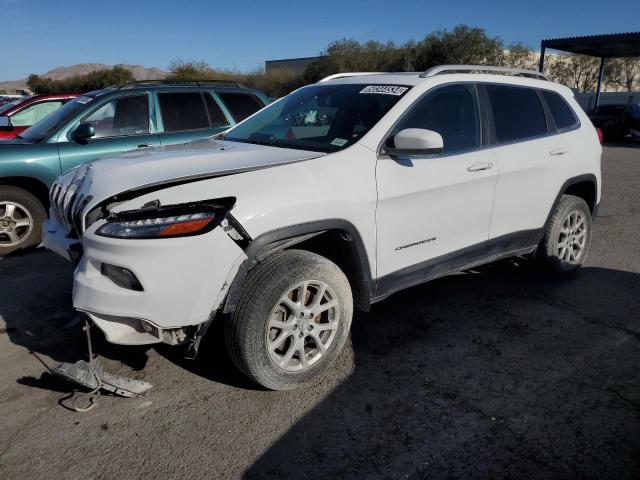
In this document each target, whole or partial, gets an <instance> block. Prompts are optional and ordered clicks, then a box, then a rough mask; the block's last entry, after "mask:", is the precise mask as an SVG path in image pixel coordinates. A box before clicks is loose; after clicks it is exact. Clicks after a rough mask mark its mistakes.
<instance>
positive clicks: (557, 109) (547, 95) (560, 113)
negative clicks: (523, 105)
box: [542, 90, 578, 130]
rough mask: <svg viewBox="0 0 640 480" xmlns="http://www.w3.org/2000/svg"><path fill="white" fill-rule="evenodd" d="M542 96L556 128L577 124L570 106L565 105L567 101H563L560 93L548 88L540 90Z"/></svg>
mask: <svg viewBox="0 0 640 480" xmlns="http://www.w3.org/2000/svg"><path fill="white" fill-rule="evenodd" d="M542 96H543V97H544V101H545V102H547V107H549V111H550V112H551V116H552V117H553V122H554V123H555V124H556V128H557V129H558V130H566V129H568V128H572V127H575V126H576V125H577V124H578V120H577V119H576V116H575V115H574V114H573V110H571V107H569V105H567V102H565V101H564V99H563V98H562V97H561V96H560V95H558V94H557V93H556V92H551V91H549V90H542Z"/></svg>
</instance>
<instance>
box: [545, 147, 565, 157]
mask: <svg viewBox="0 0 640 480" xmlns="http://www.w3.org/2000/svg"><path fill="white" fill-rule="evenodd" d="M565 153H567V150H566V149H564V148H554V149H553V150H551V151H550V152H549V155H554V156H556V155H564V154H565Z"/></svg>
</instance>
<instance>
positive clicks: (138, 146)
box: [133, 143, 151, 150]
mask: <svg viewBox="0 0 640 480" xmlns="http://www.w3.org/2000/svg"><path fill="white" fill-rule="evenodd" d="M150 146H151V144H150V143H141V144H140V145H136V146H135V147H133V149H134V150H137V149H139V148H149V147H150Z"/></svg>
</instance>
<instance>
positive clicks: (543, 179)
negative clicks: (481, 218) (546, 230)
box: [480, 84, 577, 250]
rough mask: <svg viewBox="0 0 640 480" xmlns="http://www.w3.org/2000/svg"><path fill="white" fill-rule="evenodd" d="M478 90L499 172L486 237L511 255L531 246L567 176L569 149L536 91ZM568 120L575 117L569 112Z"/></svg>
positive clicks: (511, 87)
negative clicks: (498, 241)
mask: <svg viewBox="0 0 640 480" xmlns="http://www.w3.org/2000/svg"><path fill="white" fill-rule="evenodd" d="M480 88H481V89H482V92H483V99H484V101H485V104H486V106H487V110H488V111H489V112H490V120H489V121H490V123H491V126H492V128H491V131H492V132H491V136H492V138H491V143H492V144H493V145H494V148H493V149H492V150H493V154H494V155H495V159H496V163H497V165H498V170H499V176H498V182H497V185H496V195H495V201H494V208H493V215H492V218H491V226H490V228H489V237H490V238H492V239H499V238H503V239H505V240H508V242H507V244H506V245H508V248H509V249H511V250H516V249H518V248H525V247H528V246H532V245H534V244H535V243H536V242H537V240H538V239H539V233H540V232H541V230H540V229H542V228H543V227H544V224H545V222H546V219H547V216H548V214H549V212H550V210H551V207H552V205H553V202H554V201H555V198H556V195H557V193H558V191H559V190H560V187H561V186H562V184H563V182H564V181H565V179H566V178H567V176H568V175H569V172H570V169H571V152H570V151H569V145H568V144H567V142H566V137H565V136H564V135H562V134H561V133H562V131H563V130H562V129H558V128H556V127H555V125H554V123H553V120H552V118H551V115H550V113H549V110H548V109H547V108H546V103H545V102H544V99H543V98H544V97H543V96H542V92H540V91H539V90H538V89H535V88H530V87H524V86H514V85H503V84H485V85H483V86H481V87H480ZM554 98H555V97H554ZM555 100H557V99H555ZM560 100H561V101H562V102H563V103H566V102H564V100H562V99H561V98H560ZM566 108H569V107H568V106H567V107H566ZM545 110H546V111H545ZM569 115H570V116H571V117H573V114H572V113H571V111H569ZM576 122H577V121H576ZM570 123H571V122H570ZM566 128H571V125H567V127H566Z"/></svg>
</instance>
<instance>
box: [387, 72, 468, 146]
mask: <svg viewBox="0 0 640 480" xmlns="http://www.w3.org/2000/svg"><path fill="white" fill-rule="evenodd" d="M405 128H423V129H426V130H433V131H434V132H438V133H439V134H440V135H442V141H443V143H444V149H443V152H447V153H451V152H456V151H460V150H466V149H469V148H473V147H477V146H478V145H480V122H479V120H478V102H477V101H476V90H475V87H474V86H473V85H466V84H465V85H451V86H446V87H440V88H437V89H436V90H434V91H433V92H431V93H428V94H427V95H426V96H425V97H424V98H423V99H421V100H419V101H418V103H417V104H416V106H415V107H414V108H413V109H412V110H411V111H410V112H409V113H408V114H407V115H406V116H405V117H404V118H403V119H402V120H400V122H399V123H398V125H397V126H396V128H395V129H394V134H395V133H398V132H399V131H400V130H404V129H405ZM391 138H393V137H391Z"/></svg>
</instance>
